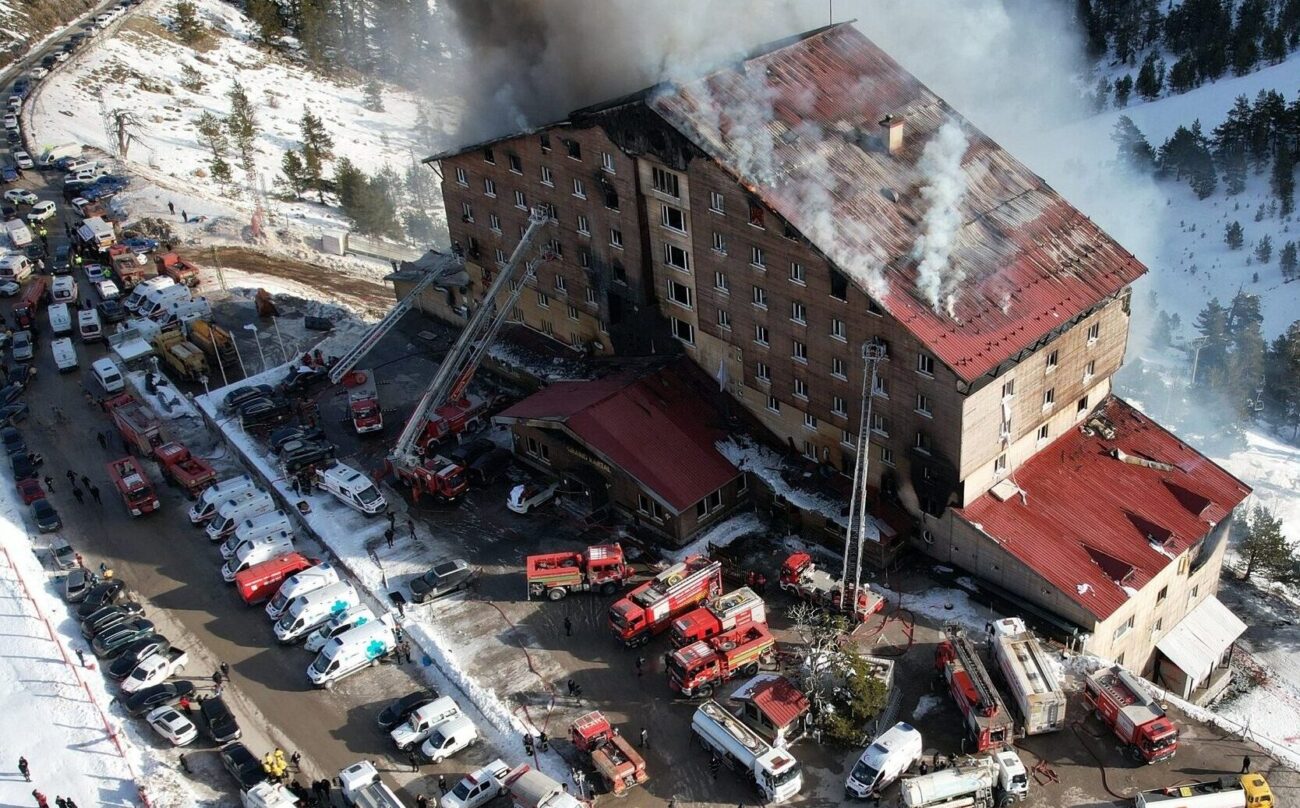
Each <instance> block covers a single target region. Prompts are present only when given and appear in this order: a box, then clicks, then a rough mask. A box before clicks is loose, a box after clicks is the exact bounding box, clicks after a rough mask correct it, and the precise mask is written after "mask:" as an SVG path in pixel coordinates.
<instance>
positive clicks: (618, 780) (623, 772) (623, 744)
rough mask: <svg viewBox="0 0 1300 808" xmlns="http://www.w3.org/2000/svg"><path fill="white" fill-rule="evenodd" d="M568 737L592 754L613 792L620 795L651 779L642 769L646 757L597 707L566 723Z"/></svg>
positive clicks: (643, 768)
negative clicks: (617, 730) (615, 729)
mask: <svg viewBox="0 0 1300 808" xmlns="http://www.w3.org/2000/svg"><path fill="white" fill-rule="evenodd" d="M569 738H570V740H572V741H573V745H574V746H575V747H577V749H578V751H579V752H585V753H587V756H588V757H590V758H591V765H592V767H593V768H594V769H595V770H596V771H597V773H599V774H600V778H601V779H602V780H604V781H605V787H606V788H607V789H609V792H610V793H611V794H613V795H614V796H616V797H621V796H622V795H623V794H625V793H627V790H628V789H629V788H635V787H636V786H639V785H641V784H642V783H644V782H645V781H647V780H649V779H650V775H649V774H647V773H646V770H645V758H643V757H641V755H640V753H638V752H637V751H636V749H634V748H633V746H632V744H631V743H629V742H628V740H627V738H624V737H623V736H622V735H620V734H618V733H617V732H615V731H614V728H613V727H611V726H610V725H609V719H608V718H606V717H605V714H604V713H602V712H600V711H599V710H593V711H592V712H589V713H587V714H586V715H584V716H580V717H578V718H576V719H574V722H573V723H572V724H570V725H569Z"/></svg>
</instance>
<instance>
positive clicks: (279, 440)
mask: <svg viewBox="0 0 1300 808" xmlns="http://www.w3.org/2000/svg"><path fill="white" fill-rule="evenodd" d="M324 438H325V430H323V429H321V428H320V427H318V426H312V427H307V426H283V427H280V428H279V429H277V430H275V431H273V432H272V433H271V436H270V437H269V438H267V439H266V445H267V447H268V448H270V450H271V454H279V453H280V449H281V448H282V447H283V446H284V445H285V444H287V443H289V442H290V441H295V440H303V441H318V440H323V439H324Z"/></svg>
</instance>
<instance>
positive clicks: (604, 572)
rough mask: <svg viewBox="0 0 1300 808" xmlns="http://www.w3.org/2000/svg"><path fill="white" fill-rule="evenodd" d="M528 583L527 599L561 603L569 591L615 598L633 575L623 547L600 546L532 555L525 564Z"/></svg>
mask: <svg viewBox="0 0 1300 808" xmlns="http://www.w3.org/2000/svg"><path fill="white" fill-rule="evenodd" d="M524 570H525V573H524V574H525V576H526V577H527V580H528V597H529V598H540V597H543V596H544V597H546V598H547V599H548V600H560V599H561V598H563V597H564V596H565V595H567V594H569V593H570V592H591V591H593V590H595V591H597V592H599V593H600V594H602V595H612V594H614V590H615V589H617V588H618V586H619V585H620V584H622V583H623V582H624V581H626V580H627V579H628V578H630V577H631V575H632V569H631V568H630V567H628V565H627V564H626V562H624V560H623V547H622V545H618V544H597V545H595V546H592V547H588V548H587V549H586V550H584V551H582V552H581V553H578V552H565V553H543V554H541V555H531V556H528V559H527V561H526V563H525V565H524Z"/></svg>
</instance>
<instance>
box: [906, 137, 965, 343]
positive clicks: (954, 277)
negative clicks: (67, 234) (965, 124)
mask: <svg viewBox="0 0 1300 808" xmlns="http://www.w3.org/2000/svg"><path fill="white" fill-rule="evenodd" d="M967 145H968V142H967V140H966V133H965V132H963V131H962V129H961V126H960V125H959V124H958V123H957V122H956V121H953V120H948V121H947V122H946V123H944V125H943V126H941V127H939V131H938V132H936V133H935V135H934V137H933V138H931V139H930V140H929V142H927V143H926V144H925V150H924V151H922V152H921V159H920V160H918V161H917V164H916V167H917V170H918V171H920V172H921V175H922V176H923V177H924V181H925V184H924V185H922V186H921V199H923V200H924V201H925V205H926V211H925V215H924V217H923V218H922V220H921V234H920V236H918V237H917V239H916V245H915V246H914V247H913V248H912V255H913V257H914V258H916V259H917V260H919V261H920V263H919V264H918V265H917V270H916V273H917V277H916V286H917V288H918V289H919V290H920V292H921V294H922V295H923V296H924V297H925V299H926V302H928V303H929V304H930V307H931V308H932V309H934V310H935V311H940V309H941V307H942V309H944V310H946V311H947V312H948V316H949V317H952V316H954V314H953V311H954V309H955V307H956V302H957V296H958V295H959V294H960V293H961V284H962V281H963V280H964V279H965V277H966V273H965V271H964V270H962V268H961V267H960V266H958V265H955V264H953V262H952V249H953V246H954V245H955V244H956V241H957V237H958V234H959V233H960V232H961V226H962V214H961V202H962V199H963V198H965V196H966V177H965V175H964V174H963V173H962V168H961V159H962V157H963V156H964V155H965V154H966V147H967Z"/></svg>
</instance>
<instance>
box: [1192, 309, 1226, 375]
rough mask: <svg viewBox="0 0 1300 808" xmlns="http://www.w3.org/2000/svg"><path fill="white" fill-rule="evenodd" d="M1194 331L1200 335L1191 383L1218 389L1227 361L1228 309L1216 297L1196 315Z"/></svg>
mask: <svg viewBox="0 0 1300 808" xmlns="http://www.w3.org/2000/svg"><path fill="white" fill-rule="evenodd" d="M1196 332H1197V333H1198V334H1200V335H1201V347H1200V351H1199V352H1198V354H1197V356H1196V358H1195V360H1194V361H1195V370H1196V372H1195V375H1194V377H1193V378H1192V384H1194V385H1195V384H1201V385H1203V386H1205V387H1210V388H1212V389H1218V388H1220V387H1221V386H1222V384H1223V381H1224V378H1225V373H1224V370H1225V368H1226V366H1227V361H1228V310H1227V309H1225V308H1224V307H1223V304H1222V303H1220V302H1219V299H1218V298H1217V297H1215V298H1211V299H1210V302H1208V303H1206V304H1205V308H1203V309H1201V311H1200V313H1199V314H1197V315H1196Z"/></svg>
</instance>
